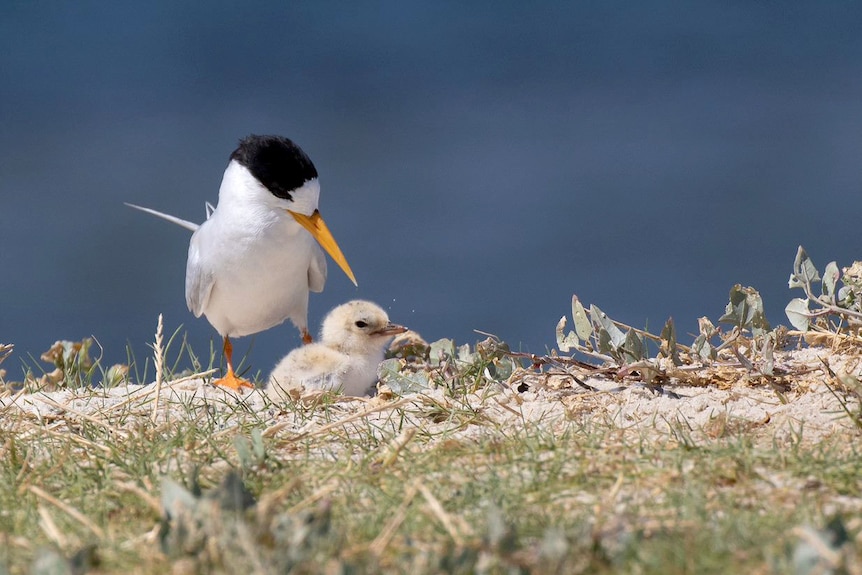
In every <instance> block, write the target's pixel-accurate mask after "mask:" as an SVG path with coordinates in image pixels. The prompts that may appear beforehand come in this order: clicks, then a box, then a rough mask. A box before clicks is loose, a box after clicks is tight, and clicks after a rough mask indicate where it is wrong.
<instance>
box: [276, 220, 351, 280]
mask: <svg viewBox="0 0 862 575" xmlns="http://www.w3.org/2000/svg"><path fill="white" fill-rule="evenodd" d="M287 213H289V214H290V215H291V216H293V219H295V220H296V221H297V222H298V223H299V225H301V226H302V227H304V228H305V229H306V230H308V233H310V234H311V237H313V238H314V239H315V240H317V243H319V244H320V247H322V248H323V249H325V250H326V253H328V254H329V255H330V256H331V257H332V259H333V260H335V263H337V264H338V267H340V268H341V269H342V270H344V273H345V274H347V277H349V278H350V281H352V282H353V285H355V286H358V285H359V284H357V283H356V276H354V275H353V270H351V269H350V264H348V263H347V258H345V257H344V254H343V253H341V248H339V247H338V244H337V243H335V238H333V237H332V232H330V231H329V228H328V227H327V226H326V222H324V221H323V218H322V217H321V216H320V212H319V211H317V210H314V213H313V214H311V215H310V216H306V215H304V214H299V213H297V212H292V211H290V210H287Z"/></svg>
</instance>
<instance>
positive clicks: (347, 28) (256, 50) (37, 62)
mask: <svg viewBox="0 0 862 575" xmlns="http://www.w3.org/2000/svg"><path fill="white" fill-rule="evenodd" d="M860 29H862V5H860V4H859V3H856V2H849V1H848V2H830V3H808V2H758V3H753V2H682V1H680V2H646V3H630V2H572V3H565V4H563V3H524V2H494V3H490V2H489V3H455V2H452V3H449V2H428V3H416V2H403V1H400V0H399V1H390V2H386V1H384V2H377V3H347V2H339V3H326V2H307V3H286V2H243V3H227V2H208V3H188V2H168V1H155V2H148V3H140V4H137V5H133V4H131V3H107V2H76V3H62V4H61V3H47V2H20V1H12V2H5V3H4V4H3V6H2V8H0V73H2V83H0V114H2V126H0V342H6V343H14V344H15V345H16V355H15V357H14V358H13V359H12V360H8V361H7V362H6V364H5V365H4V367H6V368H7V369H10V370H11V371H12V372H13V373H11V374H10V375H13V376H15V375H20V365H21V360H26V358H27V354H33V355H34V356H37V357H38V355H39V353H40V352H42V351H44V350H45V349H47V348H48V347H49V346H50V345H51V344H52V343H53V342H54V340H57V339H80V338H82V337H86V336H90V335H93V336H95V337H96V338H97V339H98V341H99V342H100V343H101V345H102V346H103V347H104V350H105V361H106V362H108V363H112V362H119V361H125V358H126V352H125V346H126V344H127V343H128V344H130V345H131V347H132V349H133V350H134V351H135V353H136V355H137V356H138V357H139V358H142V357H144V356H147V355H148V354H149V350H148V349H147V343H148V342H151V341H152V339H153V336H152V334H153V331H154V328H155V324H156V318H157V315H158V314H159V313H164V315H165V322H166V328H167V329H168V331H172V330H173V329H175V328H176V327H178V326H179V325H180V324H182V325H184V326H185V328H186V329H187V330H188V332H189V339H190V342H191V343H192V345H193V347H194V348H196V349H197V350H198V351H200V352H201V353H205V351H206V349H207V348H208V345H209V342H210V340H215V341H217V336H216V335H215V332H214V330H213V329H212V328H211V327H210V326H209V324H208V323H207V321H206V320H205V319H203V318H201V319H195V318H194V317H193V316H192V315H191V314H190V313H189V312H188V310H187V309H186V306H185V301H184V296H183V282H184V273H185V258H186V250H187V246H188V239H189V234H188V233H187V232H186V231H185V230H182V229H181V228H178V227H175V226H172V225H170V224H168V223H165V222H162V221H160V220H156V219H154V218H152V217H150V216H147V215H144V214H141V213H138V212H135V211H133V210H131V209H129V208H126V207H125V206H124V205H123V202H135V203H139V204H143V205H146V206H150V207H153V208H155V209H159V210H162V211H167V212H170V213H173V214H176V215H178V216H180V217H184V218H187V219H194V220H201V219H203V217H204V201H207V200H209V201H212V202H215V201H216V198H217V191H218V186H219V182H220V180H221V176H222V172H223V170H224V168H225V165H226V163H227V159H228V156H229V155H230V153H231V151H232V150H233V149H234V147H235V145H236V142H237V140H238V139H239V138H240V137H242V136H244V135H247V134H249V133H275V134H281V135H285V136H288V137H290V138H292V139H294V140H295V141H296V142H297V143H299V144H300V145H301V146H302V147H303V148H304V149H305V151H306V152H307V153H308V154H309V155H310V156H311V158H312V159H313V160H314V162H315V164H316V166H317V168H318V170H319V172H320V173H321V185H322V194H321V211H322V213H323V215H324V216H325V218H326V221H327V222H328V223H329V226H330V228H331V229H332V230H333V233H334V234H335V237H336V238H337V239H338V241H339V243H340V244H341V246H342V248H343V250H344V252H345V254H346V255H347V257H348V260H349V261H350V263H351V265H352V267H353V269H354V271H355V272H356V274H357V277H358V280H359V288H358V289H357V288H354V287H353V286H352V285H351V284H350V282H349V281H348V280H347V279H346V278H345V276H344V275H343V274H342V273H341V271H340V270H338V268H337V267H336V266H334V265H333V264H331V263H330V278H329V282H328V284H327V288H326V291H325V292H324V293H323V294H321V295H313V296H312V298H311V306H310V308H311V310H310V317H309V320H310V325H311V326H313V329H314V330H315V331H316V329H317V328H316V327H314V326H319V322H320V320H321V318H322V316H323V315H324V314H325V312H326V311H327V310H328V309H330V308H331V307H333V306H334V305H337V304H338V303H341V302H343V301H345V300H348V299H352V298H356V297H362V298H367V299H371V300H374V301H376V302H378V303H380V304H381V305H383V306H384V307H385V308H386V309H387V310H388V311H389V314H390V317H391V318H392V319H393V320H395V321H397V322H401V323H404V324H406V325H408V326H410V327H412V328H414V329H416V330H418V331H419V332H420V333H422V334H423V335H424V336H425V337H426V338H427V339H429V340H431V339H436V338H439V337H453V338H455V339H456V340H457V341H458V342H473V341H475V340H477V339H479V338H480V337H481V336H479V335H477V334H475V333H474V332H473V330H474V329H479V330H483V331H487V332H492V333H495V334H497V335H498V336H500V337H501V338H503V339H504V340H506V341H507V342H509V343H510V344H511V345H512V346H513V347H514V348H516V349H517V348H520V349H522V350H529V351H533V352H539V353H543V352H545V351H546V349H547V348H549V347H551V346H553V345H554V326H555V324H556V322H557V320H558V319H559V317H560V316H561V315H563V314H564V313H569V310H570V307H569V302H570V297H571V295H572V293H577V294H578V295H579V296H580V298H581V299H582V300H583V301H585V302H587V303H596V304H598V305H599V306H600V307H602V308H603V309H604V310H605V311H607V312H608V313H609V314H610V315H611V316H612V317H614V318H615V319H618V320H621V321H624V322H626V323H629V324H632V325H635V326H638V327H643V326H648V327H650V328H653V329H656V330H658V329H660V328H661V324H663V322H664V321H665V320H666V319H667V317H668V316H673V317H674V318H675V320H676V322H677V329H678V332H679V333H680V334H681V335H680V339H681V340H683V341H685V342H688V341H690V338H689V337H688V336H687V335H685V334H686V333H691V332H694V331H696V327H697V324H696V319H697V317H698V316H701V315H708V316H709V317H711V318H712V319H713V320H716V319H717V318H718V316H719V315H721V313H722V312H723V308H724V304H725V303H726V301H727V294H728V291H729V289H730V288H731V286H732V285H733V284H734V283H737V282H738V283H742V284H745V285H752V286H754V287H756V288H757V289H759V290H760V292H761V294H762V295H763V297H764V299H765V302H766V308H767V316H768V318H769V319H770V320H771V321H772V323H773V324H776V323H786V318H785V317H784V314H783V308H784V306H785V304H786V303H787V301H788V300H789V298H791V297H793V296H795V295H800V294H795V293H792V292H790V291H789V290H788V288H787V277H788V275H789V273H790V269H791V264H792V262H793V257H794V255H795V252H796V247H797V245H798V244H803V245H805V247H806V248H807V249H808V251H809V253H810V254H811V256H812V257H813V258H814V261H815V263H816V264H817V265H818V266H819V267H820V268H821V269H822V267H823V266H824V265H825V264H826V263H827V262H828V261H829V260H830V259H835V260H837V261H838V262H839V264H841V265H848V264H849V263H850V262H852V261H853V260H854V259H862V232H860V214H862V34H860V33H859V30H860ZM252 341H254V348H253V350H252V354H251V356H250V360H251V364H252V366H253V368H254V369H260V370H263V371H267V370H268V369H269V368H270V367H271V366H272V365H273V364H274V363H275V362H276V360H277V359H278V358H279V357H280V356H281V355H282V354H284V353H286V352H287V351H288V350H289V349H290V348H292V347H294V346H296V345H298V343H299V337H298V335H297V332H296V330H295V329H294V328H293V327H292V326H291V325H289V324H285V325H282V326H280V327H278V328H274V329H272V330H269V331H267V332H264V333H262V334H259V335H258V336H256V338H254V340H252V338H243V339H240V340H238V342H237V344H238V345H237V353H238V354H242V353H245V352H246V351H248V346H249V345H250V344H251V343H252ZM27 361H29V360H27ZM16 371H17V372H18V373H17V374H16V373H14V372H16Z"/></svg>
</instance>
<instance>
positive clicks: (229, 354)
mask: <svg viewBox="0 0 862 575" xmlns="http://www.w3.org/2000/svg"><path fill="white" fill-rule="evenodd" d="M222 350H223V351H224V358H225V361H226V362H227V373H226V374H224V377H222V378H221V379H217V380H215V381H214V382H213V385H221V386H223V387H226V388H228V389H232V390H234V391H239V390H241V389H242V388H243V387H250V388H251V389H254V385H252V384H251V383H249V382H248V381H247V380H245V379H242V378H241V377H237V376H236V374H235V373H234V372H233V346H232V345H231V343H230V338H229V337H228V336H224V347H223V348H222Z"/></svg>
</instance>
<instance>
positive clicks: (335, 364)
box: [268, 300, 406, 399]
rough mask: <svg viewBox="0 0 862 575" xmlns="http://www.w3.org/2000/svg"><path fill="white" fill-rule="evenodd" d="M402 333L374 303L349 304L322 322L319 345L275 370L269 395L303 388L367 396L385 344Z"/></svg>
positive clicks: (297, 351)
mask: <svg viewBox="0 0 862 575" xmlns="http://www.w3.org/2000/svg"><path fill="white" fill-rule="evenodd" d="M404 331H406V328H404V327H402V326H400V325H395V324H393V323H391V322H390V321H389V316H388V315H387V314H386V312H385V311H384V310H383V309H382V308H380V307H379V306H377V305H376V304H374V303H371V302H368V301H362V300H354V301H351V302H348V303H346V304H343V305H340V306H338V307H336V308H334V309H333V310H332V311H330V312H329V314H327V316H326V318H325V319H324V320H323V328H322V330H321V334H320V342H319V343H312V344H309V345H306V346H304V347H301V348H299V349H295V350H293V351H292V352H290V353H289V354H288V355H287V356H286V357H285V358H284V359H282V360H281V361H280V362H279V363H278V365H276V366H275V369H273V371H272V375H270V378H269V387H268V393H269V394H270V396H271V397H273V398H276V399H278V398H283V397H284V396H286V395H287V393H288V390H290V389H296V388H300V387H302V388H305V389H306V390H310V389H319V390H333V391H338V390H340V391H341V392H342V393H344V394H345V395H353V396H359V395H367V394H368V393H369V391H370V390H371V388H372V386H373V385H374V383H375V382H376V381H377V367H378V365H379V364H380V362H381V361H382V360H383V355H384V350H385V348H386V344H387V343H388V342H389V340H390V339H392V337H393V336H395V335H396V334H399V333H403V332H404Z"/></svg>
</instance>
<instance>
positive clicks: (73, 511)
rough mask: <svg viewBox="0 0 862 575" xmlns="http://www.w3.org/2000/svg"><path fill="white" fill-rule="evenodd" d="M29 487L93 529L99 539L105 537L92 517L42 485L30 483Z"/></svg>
mask: <svg viewBox="0 0 862 575" xmlns="http://www.w3.org/2000/svg"><path fill="white" fill-rule="evenodd" d="M27 489H28V490H29V491H30V493H32V494H33V495H35V496H36V497H38V498H40V499H43V500H45V501H47V502H48V503H50V504H51V505H53V506H54V507H56V508H57V509H59V510H60V511H62V512H64V513H65V514H66V515H68V516H69V517H71V518H73V519H74V520H75V521H77V522H78V523H80V524H81V525H83V526H84V527H86V528H87V529H89V530H90V531H92V532H93V534H94V535H95V536H96V537H98V538H99V539H104V538H105V532H104V531H102V528H101V527H99V526H98V525H96V524H95V523H93V522H92V521H90V519H89V518H88V517H87V516H86V515H84V514H83V513H81V512H80V511H78V510H77V509H75V508H74V507H72V506H71V505H69V504H68V503H64V502H63V501H60V500H59V499H57V498H56V497H54V496H53V495H51V494H49V493H47V492H46V491H44V490H43V489H41V488H40V487H36V486H35V485H30V486H29V487H28V488H27Z"/></svg>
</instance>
